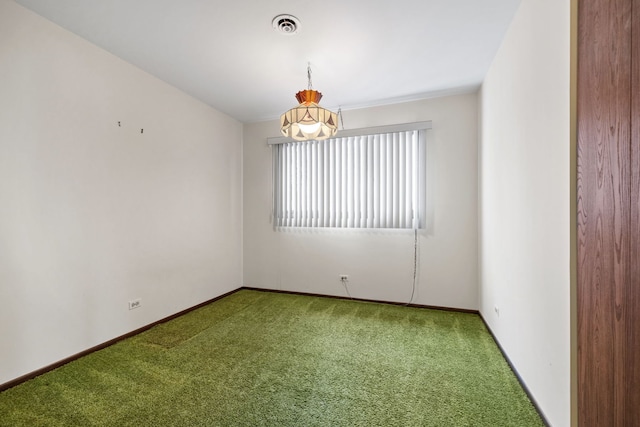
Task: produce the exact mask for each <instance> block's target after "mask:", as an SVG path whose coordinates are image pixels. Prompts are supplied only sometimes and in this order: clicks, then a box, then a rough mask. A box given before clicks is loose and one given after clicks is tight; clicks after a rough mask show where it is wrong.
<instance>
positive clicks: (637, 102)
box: [624, 0, 640, 424]
mask: <svg viewBox="0 0 640 427" xmlns="http://www.w3.org/2000/svg"><path fill="white" fill-rule="evenodd" d="M631 8H632V10H631V156H630V157H631V228H630V229H631V232H630V233H629V234H630V237H629V240H630V242H631V251H630V252H631V262H630V263H629V264H630V265H629V267H630V272H629V275H630V277H629V282H628V287H627V293H626V295H625V297H624V301H625V302H626V307H625V308H626V311H627V316H626V320H627V322H626V331H627V336H626V360H625V362H624V363H625V366H626V367H627V368H626V372H625V381H626V388H625V399H626V402H625V407H626V408H635V410H636V411H638V410H640V409H638V408H640V0H633V2H632V4H631ZM628 410H629V409H628ZM637 414H638V412H636V414H635V416H636V418H635V419H632V418H631V417H632V415H630V416H629V418H628V419H627V422H628V423H629V424H631V423H633V422H636V423H640V421H638V417H637Z"/></svg>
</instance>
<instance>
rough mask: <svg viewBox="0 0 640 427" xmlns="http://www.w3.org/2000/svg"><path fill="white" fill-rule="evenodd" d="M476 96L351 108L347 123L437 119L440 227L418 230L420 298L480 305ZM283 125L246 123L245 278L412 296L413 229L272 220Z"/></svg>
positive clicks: (366, 294) (263, 283)
mask: <svg viewBox="0 0 640 427" xmlns="http://www.w3.org/2000/svg"><path fill="white" fill-rule="evenodd" d="M477 108H478V105H477V95H476V94H475V93H471V94H463V95H456V96H448V97H441V98H434V99H429V100H424V101H417V102H410V103H404V104H396V105H389V106H385V107H376V108H367V109H361V110H352V111H345V112H344V122H345V125H346V126H347V128H348V129H356V128H362V127H368V126H379V125H388V124H396V123H406V122H415V121H423V120H432V121H433V130H432V131H430V132H429V135H428V140H429V141H428V143H429V145H430V146H429V154H430V155H431V159H430V164H432V165H433V167H434V169H433V173H432V177H433V180H432V185H431V191H432V193H431V196H430V197H431V198H432V199H433V202H434V203H433V214H434V226H433V229H432V230H431V232H430V233H426V232H424V231H421V232H420V235H419V246H420V253H419V271H418V274H419V281H418V286H417V289H416V294H415V298H414V303H418V304H425V305H434V306H443V307H456V308H465V309H477V301H478V299H477V295H478V294H477V134H478V133H477V120H478V116H477ZM278 135H279V130H278V122H277V121H270V122H264V123H255V124H249V125H245V127H244V153H243V156H244V157H243V158H244V192H243V195H244V244H243V247H244V284H245V285H246V286H252V287H259V288H268V289H283V290H288V291H298V292H308V293H319V294H326V295H341V296H346V295H347V294H346V291H345V289H344V288H343V286H342V284H341V283H340V280H339V278H338V276H339V275H340V274H348V275H349V276H350V281H349V291H350V293H351V295H352V296H353V297H355V298H365V299H375V300H382V301H399V302H408V301H409V300H410V298H411V293H412V283H413V266H414V235H413V231H412V230H408V231H407V230H404V231H399V230H395V231H391V230H382V231H362V230H338V229H332V230H326V229H324V230H323V229H297V230H296V229H289V230H281V231H274V229H273V225H272V222H271V216H270V215H271V194H272V193H271V149H270V148H269V147H268V146H267V144H266V138H267V137H273V136H278Z"/></svg>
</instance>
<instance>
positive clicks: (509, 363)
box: [478, 313, 551, 427]
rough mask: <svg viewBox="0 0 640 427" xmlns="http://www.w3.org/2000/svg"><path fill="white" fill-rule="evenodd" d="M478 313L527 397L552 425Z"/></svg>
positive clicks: (545, 421)
mask: <svg viewBox="0 0 640 427" xmlns="http://www.w3.org/2000/svg"><path fill="white" fill-rule="evenodd" d="M478 315H479V316H480V319H482V323H484V326H485V328H487V331H489V334H491V337H492V338H493V341H494V342H495V343H496V345H497V346H498V350H500V353H502V357H503V358H504V360H505V361H506V362H507V365H509V368H511V372H513V375H515V376H516V378H517V379H518V382H519V383H520V385H521V386H522V389H523V390H524V392H525V393H526V394H527V397H528V398H529V400H530V401H531V403H532V404H533V407H534V408H536V411H537V412H538V415H540V418H541V419H542V421H543V422H544V424H545V425H546V426H547V427H551V423H550V422H549V420H547V418H546V417H545V416H544V413H543V412H542V409H540V405H538V402H537V401H536V399H535V398H534V397H533V395H532V394H531V391H530V390H529V388H528V387H527V385H526V384H525V382H524V381H523V380H522V377H521V376H520V374H519V373H518V370H517V369H516V368H515V366H514V365H513V363H511V359H509V356H507V353H505V351H504V349H503V348H502V346H501V345H500V342H499V341H498V340H497V339H496V336H495V334H494V333H493V331H492V330H491V328H490V327H489V324H488V323H487V322H486V321H485V320H484V317H482V313H479V314H478Z"/></svg>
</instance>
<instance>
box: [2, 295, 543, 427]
mask: <svg viewBox="0 0 640 427" xmlns="http://www.w3.org/2000/svg"><path fill="white" fill-rule="evenodd" d="M103 425H104V426H278V427H281V426H402V427H407V426H438V427H443V426H455V427H459V426H474V427H477V426H491V427H498V426H517V427H526V426H543V425H544V424H543V422H542V420H541V419H540V417H539V416H538V414H537V413H536V411H535V409H534V408H533V406H532V404H531V402H530V401H529V400H528V399H527V397H526V395H525V393H524V392H523V390H522V388H521V387H520V385H519V383H518V381H517V380H516V378H515V376H514V375H513V373H512V372H511V370H510V369H509V367H508V365H507V363H506V362H505V360H504V359H503V358H502V356H501V354H500V352H499V350H498V348H497V347H496V344H495V343H494V341H493V340H492V338H491V336H490V335H489V333H488V332H487V330H486V328H485V327H484V324H483V323H482V321H481V319H480V318H479V317H478V316H477V315H474V314H463V313H453V312H447V311H438V310H427V309H420V308H410V307H401V306H394V305H388V304H376V303H367V302H357V301H347V300H337V299H331V298H321V297H310V296H299V295H288V294H279V293H269V292H260V291H252V290H241V291H239V292H236V293H234V294H232V295H230V296H228V297H225V298H223V299H221V300H219V301H216V302H214V303H212V304H210V305H207V306H205V307H203V308H200V309H198V310H196V311H193V312H191V313H189V314H187V315H185V316H182V317H180V318H178V319H175V320H172V321H170V322H167V323H164V324H161V325H158V326H156V327H154V328H152V329H150V330H148V331H146V332H144V333H142V334H139V335H137V336H135V337H133V338H130V339H128V340H124V341H121V342H119V343H117V344H115V345H113V346H111V347H108V348H106V349H104V350H101V351H99V352H96V353H93V354H91V355H89V356H86V357H84V358H82V359H79V360H77V361H75V362H72V363H69V364H67V365H65V366H63V367H61V368H59V369H57V370H55V371H52V372H50V373H47V374H45V375H42V376H40V377H38V378H36V379H34V380H31V381H28V382H26V383H23V384H21V385H19V386H17V387H14V388H12V389H9V390H7V391H5V392H2V393H0V426H65V427H66V426H103Z"/></svg>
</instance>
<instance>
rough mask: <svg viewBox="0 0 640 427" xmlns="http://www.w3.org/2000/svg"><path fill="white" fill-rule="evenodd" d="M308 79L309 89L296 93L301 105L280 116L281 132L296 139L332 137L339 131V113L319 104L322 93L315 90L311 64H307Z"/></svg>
mask: <svg viewBox="0 0 640 427" xmlns="http://www.w3.org/2000/svg"><path fill="white" fill-rule="evenodd" d="M307 79H308V81H309V85H308V88H307V90H301V91H300V92H298V93H296V99H297V100H298V102H299V103H300V105H298V106H297V107H295V108H292V109H291V110H289V111H287V112H286V113H284V114H283V115H282V116H280V132H282V134H283V135H284V136H288V137H290V138H293V139H295V140H296V141H307V140H310V139H315V140H322V139H327V138H330V137H332V136H334V135H335V134H336V132H337V131H338V115H337V114H336V113H334V112H332V111H329V110H327V109H324V108H322V107H321V106H320V105H318V103H319V102H320V99H321V98H322V94H321V93H320V92H318V91H317V90H313V85H312V83H311V64H309V65H307Z"/></svg>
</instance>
